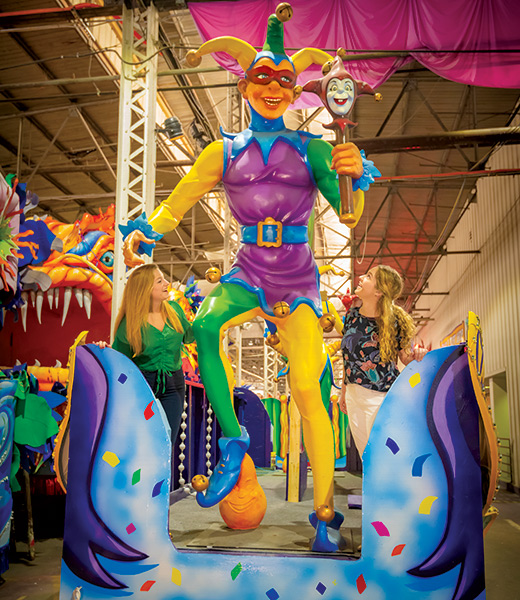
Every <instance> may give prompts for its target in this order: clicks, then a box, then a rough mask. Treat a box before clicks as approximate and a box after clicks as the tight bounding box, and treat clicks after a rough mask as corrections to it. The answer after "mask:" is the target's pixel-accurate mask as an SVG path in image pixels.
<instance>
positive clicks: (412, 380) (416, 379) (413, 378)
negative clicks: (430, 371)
mask: <svg viewBox="0 0 520 600" xmlns="http://www.w3.org/2000/svg"><path fill="white" fill-rule="evenodd" d="M408 383H409V384H410V387H413V388H414V387H415V386H416V385H417V384H418V383H421V374H420V373H414V374H413V375H412V376H411V377H410V379H409V380H408Z"/></svg>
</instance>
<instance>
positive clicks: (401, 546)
mask: <svg viewBox="0 0 520 600" xmlns="http://www.w3.org/2000/svg"><path fill="white" fill-rule="evenodd" d="M405 546H406V544H398V545H397V546H396V547H395V548H394V549H393V550H392V556H399V554H401V552H402V551H403V550H404V547H405Z"/></svg>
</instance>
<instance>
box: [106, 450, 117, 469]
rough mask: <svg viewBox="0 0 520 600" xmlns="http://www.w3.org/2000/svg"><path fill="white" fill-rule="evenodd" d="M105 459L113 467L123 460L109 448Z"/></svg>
mask: <svg viewBox="0 0 520 600" xmlns="http://www.w3.org/2000/svg"><path fill="white" fill-rule="evenodd" d="M103 460H104V461H105V462H106V463H108V464H109V465H110V466H111V467H115V466H117V465H118V464H119V463H120V462H121V461H120V460H119V457H118V456H117V454H115V453H114V452H110V451H109V450H107V451H106V452H105V454H103Z"/></svg>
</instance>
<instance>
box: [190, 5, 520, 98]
mask: <svg viewBox="0 0 520 600" xmlns="http://www.w3.org/2000/svg"><path fill="white" fill-rule="evenodd" d="M278 3H279V0H238V1H236V2H231V1H230V2H211V1H210V2H195V3H190V4H188V6H189V9H190V12H191V14H192V16H193V18H194V20H195V23H196V25H197V27H198V29H199V32H200V34H201V36H202V39H203V40H204V41H205V40H208V39H211V38H214V37H218V36H222V35H231V36H234V37H238V38H241V39H243V40H245V41H247V42H249V43H250V44H251V45H253V46H260V47H261V46H262V45H263V43H264V40H265V34H266V30H267V18H268V16H269V15H270V14H272V13H274V11H275V9H276V6H277V4H278ZM292 6H293V9H294V16H293V18H292V19H291V20H290V21H289V22H288V23H286V24H285V47H286V48H288V49H289V48H293V49H300V48H303V47H314V48H322V49H324V50H327V51H328V52H329V53H330V54H332V55H334V54H335V50H336V49H337V48H340V47H343V48H346V49H347V50H361V51H373V50H395V51H399V50H405V51H407V52H408V53H409V54H408V56H401V57H384V58H379V59H369V60H359V61H355V62H354V61H349V63H348V66H347V70H348V71H350V73H351V74H352V75H353V76H354V77H355V78H357V79H361V80H363V81H366V82H367V83H368V84H370V85H371V86H372V87H377V86H379V85H381V84H382V83H383V82H384V81H386V80H387V79H388V78H389V77H390V76H391V75H392V73H394V72H395V71H396V70H397V69H399V68H400V67H402V66H403V65H404V64H406V63H407V62H408V61H410V60H412V58H415V59H416V60H417V61H418V62H420V63H421V64H422V65H424V66H425V67H427V68H428V69H429V70H431V71H433V72H434V73H436V74H437V75H440V76H441V77H443V78H445V79H450V80H452V81H457V82H459V83H464V84H468V85H479V86H485V87H503V88H517V87H519V88H520V52H518V50H520V1H519V0H293V1H292ZM430 50H435V51H439V50H456V51H457V52H445V53H439V52H436V53H431V52H428V51H430ZM508 50H509V51H511V52H508ZM513 50H517V52H514V51H513ZM294 51H295V50H288V52H287V53H288V54H289V55H290V54H292V53H293V52H294ZM214 57H215V59H216V61H217V62H218V63H219V64H220V65H222V66H223V67H225V68H226V69H228V70H229V71H231V72H232V73H235V74H236V75H240V76H241V75H243V72H242V70H241V69H240V67H239V66H238V64H237V63H236V61H235V60H234V59H233V58H232V57H230V56H229V55H227V54H225V53H218V54H216V55H214ZM316 77H321V71H320V69H319V68H318V67H315V68H310V69H307V71H305V72H304V73H302V74H301V75H300V77H299V80H298V83H300V84H302V85H303V84H304V83H305V82H306V81H308V80H309V79H313V78H316ZM303 96H304V98H305V100H304V102H305V103H304V104H301V100H300V101H299V102H300V105H299V106H300V107H302V106H316V105H318V104H319V103H320V102H319V99H318V98H317V97H314V96H313V95H312V94H304V95H303Z"/></svg>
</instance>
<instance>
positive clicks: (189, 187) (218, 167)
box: [148, 140, 224, 233]
mask: <svg viewBox="0 0 520 600" xmlns="http://www.w3.org/2000/svg"><path fill="white" fill-rule="evenodd" d="M223 167H224V142H223V141H222V140H217V141H215V142H212V143H211V144H209V146H206V148H204V150H203V151H202V152H201V154H200V156H199V157H198V158H197V160H196V161H195V164H194V165H193V167H192V168H191V169H190V171H189V173H187V174H186V175H185V176H184V177H183V178H182V179H181V180H180V181H179V183H178V184H177V185H176V186H175V189H174V190H173V192H172V193H171V194H170V195H169V196H168V198H166V200H164V201H163V202H161V204H159V206H158V207H157V208H156V209H155V210H154V211H153V213H152V214H151V216H150V218H149V219H148V222H149V223H150V225H151V226H152V227H153V229H154V231H157V233H168V232H169V231H172V230H173V229H175V228H176V227H177V225H178V224H179V223H180V221H181V220H182V217H183V216H184V215H185V214H186V213H187V212H188V210H189V209H190V208H192V207H193V206H195V204H196V203H197V202H198V201H199V200H200V199H201V198H202V196H204V194H206V193H207V192H209V191H210V190H212V189H213V188H214V187H215V185H217V183H219V182H220V181H221V179H222V172H223Z"/></svg>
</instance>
